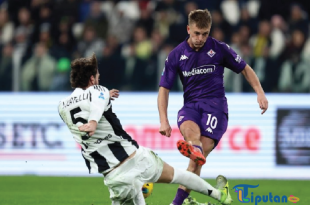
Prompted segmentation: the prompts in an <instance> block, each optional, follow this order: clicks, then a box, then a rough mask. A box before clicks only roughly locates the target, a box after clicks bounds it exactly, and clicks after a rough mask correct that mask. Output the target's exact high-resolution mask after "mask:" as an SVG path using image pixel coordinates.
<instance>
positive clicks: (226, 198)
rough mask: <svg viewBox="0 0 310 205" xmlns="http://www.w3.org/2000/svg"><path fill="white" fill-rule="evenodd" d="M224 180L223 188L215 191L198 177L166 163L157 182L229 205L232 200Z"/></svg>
mask: <svg viewBox="0 0 310 205" xmlns="http://www.w3.org/2000/svg"><path fill="white" fill-rule="evenodd" d="M225 180H226V178H225ZM225 180H224V181H223V180H222V181H221V183H222V184H223V183H225V182H226V183H225V187H223V188H222V189H216V188H214V187H213V186H211V185H210V184H209V183H208V182H206V181H204V180H203V179H201V178H200V177H199V176H197V175H195V174H193V173H191V172H189V171H184V170H179V169H174V168H173V167H171V166H170V165H168V164H167V163H164V168H163V171H162V174H161V176H160V178H159V179H158V181H157V182H159V183H171V184H181V185H183V186H185V187H187V188H189V189H191V190H193V191H196V192H199V193H201V194H204V195H207V196H210V197H212V198H213V199H216V200H218V201H220V202H221V203H222V204H225V205H229V204H230V203H231V201H232V200H231V197H230V195H229V192H228V181H227V180H226V181H225ZM226 187H227V189H226Z"/></svg>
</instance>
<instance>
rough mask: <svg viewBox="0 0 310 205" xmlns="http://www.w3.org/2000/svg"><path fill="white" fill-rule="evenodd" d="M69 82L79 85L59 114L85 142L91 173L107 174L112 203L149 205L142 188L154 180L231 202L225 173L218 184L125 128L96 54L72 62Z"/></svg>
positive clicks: (105, 177) (114, 204) (84, 147)
mask: <svg viewBox="0 0 310 205" xmlns="http://www.w3.org/2000/svg"><path fill="white" fill-rule="evenodd" d="M70 81H71V86H72V87H73V88H75V90H74V91H73V92H72V93H71V95H70V96H68V97H66V98H64V99H63V100H61V101H60V103H59V106H58V111H59V115H60V117H61V118H62V119H63V121H64V122H65V124H66V125H67V126H68V128H69V130H70V132H71V133H72V136H73V138H74V139H75V141H76V142H78V143H79V144H80V145H81V147H82V150H81V152H82V156H83V158H84V159H85V163H86V166H87V167H88V169H89V172H90V173H98V172H99V173H101V174H103V176H104V183H105V185H106V186H108V188H109V191H110V198H111V200H112V205H126V204H127V205H129V204H130V205H132V204H133V205H145V200H144V198H143V194H142V190H141V189H142V186H143V184H144V183H149V182H158V183H173V184H182V185H184V186H186V187H189V188H190V189H192V190H194V191H197V192H200V193H202V194H205V195H207V196H210V197H212V198H214V199H216V200H218V201H219V202H220V203H221V204H231V201H232V199H231V196H230V194H229V191H228V181H227V179H226V178H225V177H223V176H219V177H218V179H217V185H216V188H214V187H213V186H211V185H210V184H209V183H207V182H206V181H204V180H203V179H201V178H200V177H199V176H197V175H195V174H193V173H191V172H188V171H183V170H178V169H174V168H173V167H171V166H170V165H168V164H167V163H165V162H164V161H163V160H162V159H161V158H159V157H158V156H157V155H156V154H154V152H153V151H151V150H150V149H148V148H145V147H142V146H139V145H138V143H137V142H136V141H135V140H133V139H132V138H131V137H130V136H129V135H128V134H127V133H126V131H124V130H123V128H122V125H121V123H120V121H119V119H118V118H117V116H116V115H115V114H114V113H113V111H112V104H111V99H113V98H114V97H118V91H117V90H111V91H109V90H108V89H107V88H105V87H103V86H101V85H99V72H98V65H97V59H96V56H95V55H93V56H91V57H90V58H79V59H76V60H74V61H73V62H72V63H71V77H70Z"/></svg>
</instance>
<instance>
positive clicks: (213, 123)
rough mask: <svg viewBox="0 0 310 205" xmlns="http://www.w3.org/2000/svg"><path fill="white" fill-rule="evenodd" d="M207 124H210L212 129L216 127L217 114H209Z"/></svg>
mask: <svg viewBox="0 0 310 205" xmlns="http://www.w3.org/2000/svg"><path fill="white" fill-rule="evenodd" d="M206 125H207V126H209V125H210V127H211V128H212V129H215V128H216V126H217V118H216V116H212V114H208V120H207V123H206Z"/></svg>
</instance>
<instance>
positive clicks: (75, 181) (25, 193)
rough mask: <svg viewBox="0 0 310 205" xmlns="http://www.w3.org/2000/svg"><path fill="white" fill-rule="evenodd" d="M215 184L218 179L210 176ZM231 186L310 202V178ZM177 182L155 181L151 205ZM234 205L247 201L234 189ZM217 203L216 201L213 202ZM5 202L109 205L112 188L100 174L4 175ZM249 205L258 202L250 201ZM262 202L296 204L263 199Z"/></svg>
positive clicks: (0, 188) (0, 192) (162, 204)
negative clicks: (55, 175) (94, 175)
mask: <svg viewBox="0 0 310 205" xmlns="http://www.w3.org/2000/svg"><path fill="white" fill-rule="evenodd" d="M207 181H208V182H209V183H211V184H212V185H214V184H215V180H214V179H207ZM229 183H230V188H232V187H233V186H235V185H237V184H251V185H257V184H259V187H257V188H255V189H250V193H251V191H253V193H254V197H255V196H256V195H268V194H269V192H271V193H272V195H273V196H275V195H279V196H283V195H286V196H289V195H294V196H296V197H298V198H299V199H300V201H299V202H297V203H296V205H310V194H309V191H310V181H309V180H308V181H306V180H229ZM177 187H178V186H177V185H171V184H155V185H154V191H153V194H152V195H151V196H150V197H149V198H147V199H146V202H147V204H148V205H169V204H170V203H171V201H172V199H173V198H174V195H175V192H176V189H177ZM230 193H231V195H232V197H233V200H234V202H233V205H237V204H243V203H241V202H239V201H238V200H237V195H236V193H235V192H233V190H230ZM191 195H192V196H193V197H194V198H196V199H197V200H198V201H199V202H207V201H213V200H211V199H210V198H209V197H207V196H204V195H202V194H198V193H194V192H192V194H191ZM213 202H215V201H213ZM0 204H1V205H71V204H72V205H79V204H81V205H109V204H111V202H110V199H109V192H108V189H107V188H106V187H105V185H104V184H103V178H100V177H39V176H0ZM247 204H249V205H251V204H255V203H247ZM258 204H273V205H274V204H292V205H293V204H294V203H292V202H290V201H288V202H287V203H271V202H267V203H264V202H260V203H258Z"/></svg>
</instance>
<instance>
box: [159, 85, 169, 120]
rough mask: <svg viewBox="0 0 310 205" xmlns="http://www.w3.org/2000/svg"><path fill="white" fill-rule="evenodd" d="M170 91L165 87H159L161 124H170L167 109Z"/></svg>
mask: <svg viewBox="0 0 310 205" xmlns="http://www.w3.org/2000/svg"><path fill="white" fill-rule="evenodd" d="M168 99H169V90H168V89H167V88H164V87H159V91H158V98H157V106H158V112H159V119H160V122H161V123H162V122H168V116H167V108H168Z"/></svg>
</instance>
